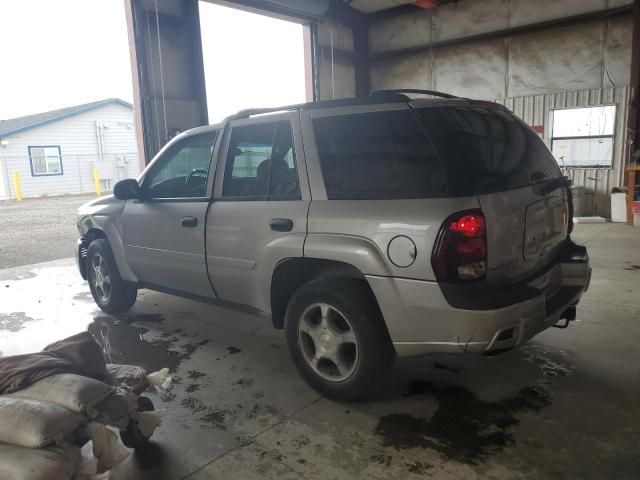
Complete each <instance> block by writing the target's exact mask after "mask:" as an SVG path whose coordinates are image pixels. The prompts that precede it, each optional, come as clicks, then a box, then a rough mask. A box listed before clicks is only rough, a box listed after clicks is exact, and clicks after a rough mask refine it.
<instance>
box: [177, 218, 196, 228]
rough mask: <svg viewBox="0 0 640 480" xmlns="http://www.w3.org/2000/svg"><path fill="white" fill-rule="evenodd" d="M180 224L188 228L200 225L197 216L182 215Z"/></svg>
mask: <svg viewBox="0 0 640 480" xmlns="http://www.w3.org/2000/svg"><path fill="white" fill-rule="evenodd" d="M180 225H182V226H183V227H186V228H193V227H196V226H197V225H198V219H197V218H196V217H182V218H181V219H180Z"/></svg>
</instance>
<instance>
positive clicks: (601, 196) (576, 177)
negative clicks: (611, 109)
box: [496, 87, 629, 217]
mask: <svg viewBox="0 0 640 480" xmlns="http://www.w3.org/2000/svg"><path fill="white" fill-rule="evenodd" d="M496 101H497V102H498V103H501V104H502V105H504V106H506V107H507V108H509V109H510V110H511V111H513V112H514V113H515V114H516V115H518V116H519V117H520V118H522V119H523V120H524V121H525V122H526V123H527V124H529V125H532V126H533V125H542V126H543V127H544V133H543V138H544V141H545V142H546V143H547V145H550V144H551V115H550V112H551V111H552V110H557V109H562V108H576V107H591V106H597V105H611V104H615V105H616V106H617V109H616V125H615V137H614V150H613V162H612V168H567V169H566V175H568V176H569V177H570V178H571V179H572V180H573V182H574V185H576V186H583V187H585V188H586V189H587V192H589V193H593V212H592V213H593V215H600V216H604V217H609V216H610V215H611V202H610V197H609V195H610V193H611V189H612V188H613V187H619V186H621V185H622V182H623V175H624V155H625V148H624V141H625V132H626V125H627V116H628V115H627V114H628V105H629V88H628V87H615V88H602V89H595V90H580V91H574V92H559V93H552V94H547V95H530V96H525V97H514V98H505V99H500V100H496Z"/></svg>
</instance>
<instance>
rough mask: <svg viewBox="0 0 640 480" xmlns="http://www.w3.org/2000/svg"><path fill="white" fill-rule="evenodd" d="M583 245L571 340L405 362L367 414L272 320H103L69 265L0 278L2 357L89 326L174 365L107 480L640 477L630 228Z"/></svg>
mask: <svg viewBox="0 0 640 480" xmlns="http://www.w3.org/2000/svg"><path fill="white" fill-rule="evenodd" d="M576 236H577V237H579V238H580V239H582V240H583V241H586V242H588V243H587V245H588V247H589V249H590V254H591V257H592V263H593V265H594V277H593V282H592V288H591V289H590V291H589V292H588V293H587V295H586V296H585V298H584V301H583V302H582V304H581V306H580V308H579V310H578V321H576V322H574V324H572V325H571V326H570V328H568V329H567V330H558V329H550V330H549V331H547V332H544V333H543V334H541V335H539V336H538V337H536V338H535V339H534V341H532V342H529V343H528V344H527V345H525V346H523V347H522V348H520V349H517V350H513V351H511V352H508V353H505V354H503V355H498V356H495V357H482V356H471V355H470V356H462V355H456V356H443V355H438V356H427V357H422V358H419V359H405V360H402V361H400V362H398V365H397V367H396V368H395V370H394V372H393V375H392V378H391V379H390V381H389V383H388V385H387V386H386V388H385V389H384V392H383V393H381V394H380V395H379V396H378V397H377V398H375V399H373V400H371V401H369V402H361V403H352V404H347V403H337V402H333V401H330V400H327V399H324V398H322V397H320V396H319V395H318V394H316V393H315V392H314V391H313V390H311V389H310V388H309V387H307V386H306V384H305V383H304V382H303V381H302V380H301V379H300V377H299V376H298V375H297V373H296V371H295V369H294V368H293V366H292V364H291V362H290V360H289V357H288V353H287V350H286V346H285V343H284V338H283V335H282V332H279V331H274V330H273V329H272V328H271V326H270V324H269V322H268V321H266V320H264V319H259V318H255V317H251V316H248V315H246V314H241V313H237V312H233V311H229V310H224V309H221V308H217V307H212V306H209V305H205V304H200V303H197V302H193V301H189V300H184V299H179V298H175V297H171V296H167V295H163V294H159V293H154V292H149V291H141V292H140V295H139V300H138V303H137V304H136V306H135V307H134V309H133V310H131V312H129V313H128V314H126V315H121V316H109V315H106V314H104V313H102V312H101V311H99V310H98V309H97V308H96V307H95V305H94V304H93V301H92V299H91V296H90V294H88V287H87V285H86V283H84V282H83V281H82V279H81V278H80V277H79V276H78V275H77V273H76V271H75V266H74V265H73V261H72V260H60V261H55V262H48V263H43V264H37V265H31V266H24V267H18V268H13V269H5V270H0V351H1V352H2V353H1V354H3V355H10V354H16V353H24V352H29V351H34V350H39V349H41V348H43V347H44V346H45V345H47V344H48V343H50V342H51V341H53V340H57V339H60V338H63V337H65V336H68V335H72V334H74V333H77V332H78V331H81V330H86V329H89V330H90V331H91V332H92V333H93V334H94V335H95V336H96V338H98V340H99V341H100V342H101V344H102V345H103V347H104V349H105V351H106V352H107V354H108V356H109V358H110V359H111V361H113V362H116V363H133V364H139V365H142V366H144V367H145V368H147V369H149V370H157V369H160V368H162V367H165V366H166V367H169V368H170V370H171V372H172V375H173V376H174V386H173V388H172V389H171V390H170V391H169V392H164V393H153V394H151V395H150V396H151V398H152V399H153V401H154V403H155V406H156V409H158V410H160V411H161V412H162V413H163V425H162V426H161V427H160V428H159V430H158V431H157V432H156V434H155V435H154V440H155V442H154V444H153V445H152V446H151V447H150V448H149V449H147V450H145V451H142V452H137V453H136V455H135V456H134V457H133V458H132V459H131V460H130V461H128V462H127V463H126V464H124V465H122V466H121V467H119V468H118V469H117V470H116V471H115V472H114V475H113V476H112V478H114V479H133V478H143V479H144V478H149V479H152V478H153V479H163V478H166V479H175V478H189V479H192V480H196V479H198V480H202V479H219V478H225V479H254V478H255V479H258V478H260V479H265V478H267V479H269V478H279V479H289V478H291V479H294V478H295V479H298V478H302V477H304V478H309V479H315V478H317V479H320V478H322V479H330V478H336V479H343V478H344V479H347V478H373V479H387V478H393V477H397V478H424V477H435V478H439V479H441V478H442V479H448V478H452V479H454V478H455V479H458V478H465V479H466V478H474V479H475V478H478V479H485V478H486V479H511V478H522V479H529V478H531V479H534V478H535V479H538V478H547V479H553V478H558V479H561V478H562V479H565V478H581V479H601V478H616V479H636V478H638V472H640V455H638V450H639V447H640V403H639V402H638V398H640V350H639V349H638V344H639V341H640V325H639V322H640V296H639V295H638V291H639V290H640V289H639V287H640V270H639V269H637V268H635V267H634V266H635V265H640V254H639V253H638V250H639V249H638V245H640V229H637V228H636V229H634V228H632V227H626V226H622V225H611V224H604V225H583V226H580V227H579V228H578V230H577V232H576Z"/></svg>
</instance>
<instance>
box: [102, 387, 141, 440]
mask: <svg viewBox="0 0 640 480" xmlns="http://www.w3.org/2000/svg"><path fill="white" fill-rule="evenodd" d="M94 408H95V410H96V416H95V417H94V420H95V421H96V422H99V423H102V424H104V425H109V426H111V427H115V428H117V429H119V430H124V429H125V428H127V425H128V424H129V421H130V420H131V416H132V415H133V414H135V413H136V412H137V411H138V397H137V396H136V395H134V394H133V393H131V392H130V391H129V390H127V389H124V388H118V389H117V391H116V392H114V393H113V394H111V395H109V396H108V397H107V398H105V399H104V400H102V401H101V402H100V403H98V404H97V405H96V406H95V407H94Z"/></svg>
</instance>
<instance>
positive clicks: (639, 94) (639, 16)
mask: <svg viewBox="0 0 640 480" xmlns="http://www.w3.org/2000/svg"><path fill="white" fill-rule="evenodd" d="M630 86H631V89H630V98H629V116H628V119H627V138H626V140H627V141H626V155H625V159H626V161H625V162H624V167H625V171H624V184H625V185H626V187H627V223H629V224H630V225H632V224H633V196H634V193H635V186H636V185H638V184H639V183H640V178H639V177H640V172H639V171H638V170H636V168H637V167H638V165H640V163H638V162H639V161H640V159H638V154H640V0H635V2H634V4H633V36H632V40H631V78H630Z"/></svg>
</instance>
